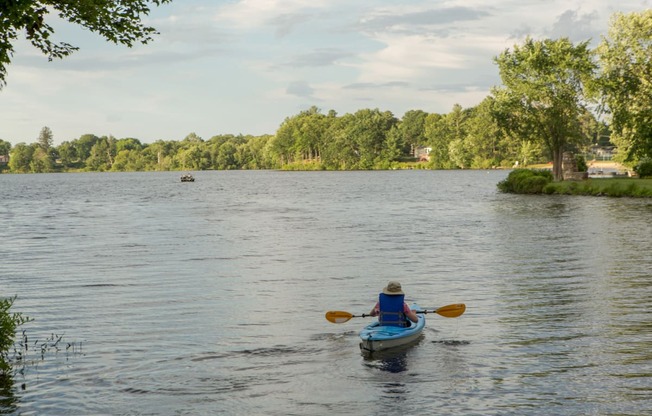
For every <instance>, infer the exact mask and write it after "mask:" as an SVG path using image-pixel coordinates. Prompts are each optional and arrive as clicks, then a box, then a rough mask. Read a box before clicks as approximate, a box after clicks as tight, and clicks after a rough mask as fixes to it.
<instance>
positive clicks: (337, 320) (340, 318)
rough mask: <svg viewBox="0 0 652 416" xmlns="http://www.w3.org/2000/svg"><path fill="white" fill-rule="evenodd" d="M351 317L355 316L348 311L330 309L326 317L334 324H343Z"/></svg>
mask: <svg viewBox="0 0 652 416" xmlns="http://www.w3.org/2000/svg"><path fill="white" fill-rule="evenodd" d="M351 318H353V315H351V314H350V313H348V312H344V311H328V312H326V319H328V320H329V321H330V322H332V323H334V324H342V323H344V322H347V321H348V320H349V319H351Z"/></svg>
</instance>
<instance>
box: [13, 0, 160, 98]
mask: <svg viewBox="0 0 652 416" xmlns="http://www.w3.org/2000/svg"><path fill="white" fill-rule="evenodd" d="M170 2H171V0H151V1H143V0H113V1H109V0H107V1H100V2H98V1H57V0H12V1H3V2H2V3H0V4H1V9H0V10H1V14H0V89H1V88H2V87H3V86H4V85H5V84H6V76H7V66H8V65H9V64H10V63H11V57H12V55H13V52H14V42H15V41H16V40H17V39H18V35H19V33H20V32H22V31H25V37H26V38H27V40H29V41H30V42H31V44H32V45H33V46H34V47H36V48H37V49H39V50H40V51H41V52H42V53H43V54H44V55H46V56H47V57H48V59H49V60H52V59H54V58H63V57H65V56H68V55H70V54H71V53H72V52H74V51H75V50H77V49H78V48H77V47H75V46H72V45H71V44H69V43H65V42H61V43H58V44H57V43H54V42H53V41H52V40H50V36H51V35H52V34H54V28H53V27H52V26H50V25H49V24H48V23H47V22H46V19H48V20H50V21H51V19H52V16H50V13H53V14H54V13H56V14H57V15H58V16H59V18H61V19H64V20H67V21H68V22H70V23H75V24H78V25H81V26H82V27H85V28H86V29H89V30H90V31H91V32H95V33H98V34H99V35H101V36H102V37H104V38H105V39H106V40H108V41H111V42H113V43H116V44H118V43H119V44H123V45H126V46H129V47H131V46H133V45H134V44H136V43H143V44H146V43H148V42H149V41H151V40H152V35H154V34H155V33H156V30H155V29H154V28H153V27H149V26H145V25H143V23H142V22H141V19H142V17H143V16H147V15H148V14H149V12H150V4H153V5H156V6H160V5H161V4H165V3H170Z"/></svg>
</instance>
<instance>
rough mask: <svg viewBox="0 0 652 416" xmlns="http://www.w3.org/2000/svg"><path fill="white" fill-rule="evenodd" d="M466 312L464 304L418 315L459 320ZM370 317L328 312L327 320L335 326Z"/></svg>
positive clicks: (425, 311)
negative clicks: (428, 314)
mask: <svg viewBox="0 0 652 416" xmlns="http://www.w3.org/2000/svg"><path fill="white" fill-rule="evenodd" d="M465 310H466V305H464V304H463V303H455V304H453V305H446V306H442V307H441V308H437V309H435V310H431V311H428V310H422V311H421V310H419V311H416V313H424V314H425V313H436V314H439V315H441V316H445V317H446V318H457V317H458V316H460V315H462V314H463V313H464V311H465ZM368 316H371V315H370V314H368V313H363V314H362V315H353V314H351V313H349V312H344V311H328V312H326V319H327V320H329V321H330V322H332V323H334V324H343V323H344V322H347V321H348V320H349V319H351V318H366V317H368Z"/></svg>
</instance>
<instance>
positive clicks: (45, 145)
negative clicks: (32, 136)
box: [38, 126, 54, 152]
mask: <svg viewBox="0 0 652 416" xmlns="http://www.w3.org/2000/svg"><path fill="white" fill-rule="evenodd" d="M38 144H39V146H41V149H43V150H45V151H46V152H49V151H50V148H51V147H52V145H53V144H54V134H52V130H50V128H49V127H47V126H45V127H43V128H42V129H41V132H40V133H39V135H38Z"/></svg>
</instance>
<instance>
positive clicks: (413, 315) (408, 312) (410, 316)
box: [403, 303, 419, 322]
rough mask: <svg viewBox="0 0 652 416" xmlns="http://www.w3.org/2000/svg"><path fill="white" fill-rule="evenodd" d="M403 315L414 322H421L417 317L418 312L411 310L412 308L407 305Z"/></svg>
mask: <svg viewBox="0 0 652 416" xmlns="http://www.w3.org/2000/svg"><path fill="white" fill-rule="evenodd" d="M403 313H404V314H405V316H407V317H408V319H409V320H410V321H412V322H417V321H418V320H419V317H418V316H417V314H416V312H414V310H412V309H410V307H409V306H408V305H407V303H406V304H405V306H404V307H403Z"/></svg>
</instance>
